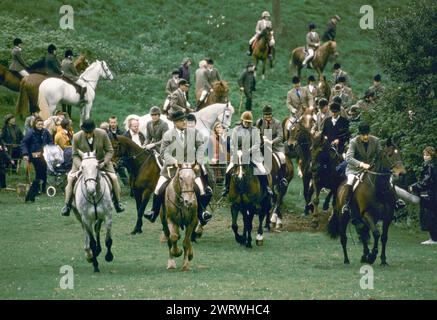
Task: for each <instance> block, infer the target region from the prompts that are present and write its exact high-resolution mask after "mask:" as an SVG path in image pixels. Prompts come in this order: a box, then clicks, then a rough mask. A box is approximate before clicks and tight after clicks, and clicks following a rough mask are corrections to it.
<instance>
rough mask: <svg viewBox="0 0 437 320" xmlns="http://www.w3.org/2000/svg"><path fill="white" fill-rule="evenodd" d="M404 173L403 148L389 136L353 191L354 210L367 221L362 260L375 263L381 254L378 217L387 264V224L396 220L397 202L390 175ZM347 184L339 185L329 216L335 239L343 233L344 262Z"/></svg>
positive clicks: (345, 257)
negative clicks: (397, 145) (345, 186)
mask: <svg viewBox="0 0 437 320" xmlns="http://www.w3.org/2000/svg"><path fill="white" fill-rule="evenodd" d="M404 173H405V167H404V165H403V163H402V158H401V155H400V152H399V150H398V149H397V148H396V146H394V145H393V144H392V143H391V140H390V139H389V140H388V141H387V144H386V146H385V147H384V149H383V150H382V151H381V152H380V153H379V155H377V157H376V161H375V164H374V166H373V168H371V170H364V171H363V172H362V173H361V174H360V177H361V179H360V180H361V182H360V184H359V185H358V187H357V188H356V190H355V191H354V194H353V197H352V201H351V203H350V207H351V210H353V211H355V212H356V213H357V214H358V215H360V216H361V218H362V220H363V222H364V225H365V227H364V228H362V230H361V234H360V239H361V241H362V243H363V255H362V257H361V262H362V263H368V264H372V263H374V262H375V260H376V258H377V256H378V242H379V238H380V233H379V230H378V228H377V226H376V224H377V223H378V221H379V220H382V223H383V224H382V236H381V241H382V252H381V265H382V266H385V265H387V259H386V255H385V250H386V245H387V239H388V228H389V226H390V223H391V221H392V220H393V216H394V208H395V202H396V197H395V192H394V187H393V185H392V184H391V182H390V178H391V176H392V175H393V174H394V175H399V174H404ZM344 185H345V183H343V184H342V185H341V186H340V187H339V188H338V191H337V195H336V197H337V199H336V203H335V206H334V211H333V214H332V216H331V218H330V220H329V224H328V230H327V231H328V234H329V235H330V236H331V238H333V239H335V238H337V237H338V236H340V240H341V245H342V247H343V255H344V263H345V264H349V258H348V254H347V248H346V244H347V236H346V228H347V225H348V223H349V219H350V216H349V215H348V214H342V207H343V205H344V203H345V201H346V199H345V188H344ZM369 230H370V231H372V235H373V239H374V243H373V249H372V252H370V251H369V248H368V240H369Z"/></svg>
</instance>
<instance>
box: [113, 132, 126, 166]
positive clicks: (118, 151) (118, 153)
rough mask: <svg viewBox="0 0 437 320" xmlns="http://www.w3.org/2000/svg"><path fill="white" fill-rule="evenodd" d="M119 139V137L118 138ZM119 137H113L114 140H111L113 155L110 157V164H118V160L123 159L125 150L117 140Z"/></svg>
mask: <svg viewBox="0 0 437 320" xmlns="http://www.w3.org/2000/svg"><path fill="white" fill-rule="evenodd" d="M120 138H121V137H120ZM118 139H119V137H118V136H115V138H114V139H111V144H112V148H113V149H114V155H113V156H112V162H114V163H116V164H117V163H118V162H119V161H120V159H121V158H122V157H123V155H124V153H125V150H124V146H123V144H121V143H120V141H119V140H118Z"/></svg>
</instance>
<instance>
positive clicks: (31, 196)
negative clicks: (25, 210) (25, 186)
mask: <svg viewBox="0 0 437 320" xmlns="http://www.w3.org/2000/svg"><path fill="white" fill-rule="evenodd" d="M38 189H39V182H38V180H34V181H33V182H32V184H31V186H30V188H29V191H28V192H27V194H26V202H28V201H30V202H35V197H36V195H37V194H38V191H39V190H38Z"/></svg>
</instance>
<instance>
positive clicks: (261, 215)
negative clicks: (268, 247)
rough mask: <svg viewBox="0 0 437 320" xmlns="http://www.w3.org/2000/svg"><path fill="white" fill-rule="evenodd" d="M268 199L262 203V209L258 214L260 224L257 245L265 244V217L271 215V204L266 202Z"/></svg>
mask: <svg viewBox="0 0 437 320" xmlns="http://www.w3.org/2000/svg"><path fill="white" fill-rule="evenodd" d="M266 201H267V200H264V201H263V202H262V203H261V211H260V212H259V214H258V219H259V224H258V233H257V235H256V245H257V246H262V245H263V244H264V237H263V220H264V218H265V217H268V216H269V212H270V208H269V207H270V206H269V205H268V203H266Z"/></svg>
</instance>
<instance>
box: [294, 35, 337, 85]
mask: <svg viewBox="0 0 437 320" xmlns="http://www.w3.org/2000/svg"><path fill="white" fill-rule="evenodd" d="M338 55H339V53H338V52H337V43H336V42H335V41H328V42H325V43H324V44H323V45H321V46H320V47H319V49H317V50H316V53H315V57H314V58H313V59H312V61H311V64H312V67H313V68H314V70H315V71H316V72H317V73H318V75H319V77H320V76H321V75H322V74H323V70H324V69H325V67H326V64H327V63H328V60H329V58H330V57H331V56H334V57H335V58H336V57H338ZM304 60H305V48H304V47H298V48H295V49H294V50H293V51H292V52H291V59H290V71H293V68H296V69H297V75H298V76H299V78H300V75H301V71H302V68H303V66H302V62H303V61H304Z"/></svg>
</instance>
